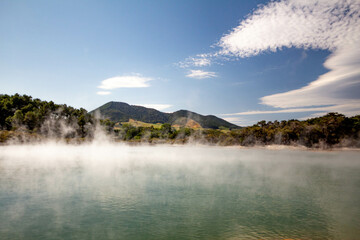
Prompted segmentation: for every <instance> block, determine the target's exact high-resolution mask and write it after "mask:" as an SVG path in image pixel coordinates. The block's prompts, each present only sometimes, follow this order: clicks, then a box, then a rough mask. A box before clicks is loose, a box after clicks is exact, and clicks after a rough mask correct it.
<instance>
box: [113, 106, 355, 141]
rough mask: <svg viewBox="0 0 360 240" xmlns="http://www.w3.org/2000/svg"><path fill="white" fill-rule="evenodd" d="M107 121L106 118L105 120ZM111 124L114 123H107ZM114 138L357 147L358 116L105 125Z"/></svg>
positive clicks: (340, 115) (332, 114) (335, 115)
mask: <svg viewBox="0 0 360 240" xmlns="http://www.w3.org/2000/svg"><path fill="white" fill-rule="evenodd" d="M107 121H108V122H110V123H111V121H110V120H107ZM108 125H109V126H110V125H111V126H115V123H113V124H108ZM108 131H109V132H113V134H114V136H115V138H116V139H118V140H123V141H133V142H150V143H151V142H155V143H156V142H164V141H165V142H170V143H186V142H198V143H204V144H216V145H241V146H254V145H271V144H279V145H301V146H305V147H312V148H329V147H334V146H336V147H360V115H358V116H354V117H350V118H348V117H346V116H344V115H342V114H338V113H328V114H327V115H325V116H323V117H317V118H312V119H309V120H305V121H299V120H289V121H281V122H278V121H274V122H266V121H260V122H258V123H257V124H255V125H253V126H250V127H245V128H242V129H235V130H229V129H224V128H222V129H221V130H220V129H191V128H174V127H172V126H171V125H170V124H168V123H165V124H163V125H162V126H161V128H154V127H152V126H151V127H142V126H140V127H136V126H132V125H130V124H124V125H122V126H118V127H115V128H108Z"/></svg>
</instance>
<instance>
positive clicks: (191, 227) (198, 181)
mask: <svg viewBox="0 0 360 240" xmlns="http://www.w3.org/2000/svg"><path fill="white" fill-rule="evenodd" d="M359 170H360V152H350V151H349V152H344V151H343V152H310V151H295V150H265V149H238V148H222V147H189V146H181V147H180V146H156V147H152V146H143V147H139V146H138V147H129V146H123V145H116V144H104V145H82V146H69V145H56V144H47V145H36V146H12V147H9V146H2V147H0V239H285V238H292V239H359V238H360V237H359V236H360V174H359V173H360V171H359Z"/></svg>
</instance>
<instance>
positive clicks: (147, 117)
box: [90, 101, 240, 129]
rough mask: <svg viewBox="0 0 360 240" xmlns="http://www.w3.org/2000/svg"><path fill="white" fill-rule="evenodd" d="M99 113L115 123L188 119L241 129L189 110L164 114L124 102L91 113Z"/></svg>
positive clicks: (110, 104) (206, 124) (202, 125)
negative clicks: (132, 120)
mask: <svg viewBox="0 0 360 240" xmlns="http://www.w3.org/2000/svg"><path fill="white" fill-rule="evenodd" d="M97 112H98V113H99V114H100V116H101V117H102V118H108V119H110V120H111V121H113V122H127V121H129V119H134V120H137V121H142V122H146V123H170V124H178V123H179V122H184V118H186V119H191V120H193V121H195V122H196V123H198V124H200V125H201V127H202V128H212V129H218V128H220V127H225V128H230V129H235V128H240V127H239V126H237V125H235V124H232V123H229V122H227V121H225V120H224V119H221V118H218V117H216V116H213V115H207V116H204V115H201V114H198V113H195V112H191V111H188V110H179V111H176V112H173V113H164V112H160V111H158V110H156V109H153V108H146V107H142V106H136V105H129V104H127V103H124V102H113V101H112V102H108V103H106V104H104V105H102V106H100V107H98V108H96V109H94V110H93V111H91V112H90V113H91V114H95V113H97ZM185 122H186V121H185Z"/></svg>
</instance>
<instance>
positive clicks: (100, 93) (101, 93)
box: [96, 91, 111, 95]
mask: <svg viewBox="0 0 360 240" xmlns="http://www.w3.org/2000/svg"><path fill="white" fill-rule="evenodd" d="M96 94H97V95H110V94H111V92H109V91H98V92H97V93H96Z"/></svg>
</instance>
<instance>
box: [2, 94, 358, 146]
mask: <svg viewBox="0 0 360 240" xmlns="http://www.w3.org/2000/svg"><path fill="white" fill-rule="evenodd" d="M129 106H130V105H129ZM130 107H132V106H130ZM143 110H144V109H143ZM145 111H146V109H145ZM154 111H156V110H154ZM151 112H152V111H151ZM176 114H177V115H176V117H175V118H180V117H184V116H188V114H189V112H188V111H183V110H182V111H178V112H176ZM149 117H150V118H151V117H152V116H151V115H150V116H149ZM206 117H208V116H206ZM192 118H195V119H196V116H195V117H192ZM197 120H198V119H197ZM97 123H99V124H100V125H101V126H102V128H103V129H104V130H105V131H106V132H107V133H108V134H109V135H110V136H112V137H113V138H114V139H115V140H117V141H128V142H147V143H188V142H198V143H204V144H216V145H241V146H254V145H270V144H281V145H301V146H306V147H312V148H327V147H334V146H335V147H360V115H357V116H354V117H346V116H344V115H342V114H339V113H328V114H326V115H325V116H322V117H317V118H312V119H308V120H305V121H299V120H289V121H281V122H279V121H274V122H266V121H260V122H258V123H257V124H254V125H253V126H250V127H245V128H241V129H229V128H225V127H220V129H211V128H197V129H195V128H187V127H174V126H173V125H171V123H167V122H164V123H163V124H147V123H146V124H143V126H134V125H133V124H131V122H128V123H122V124H121V123H119V122H114V121H111V120H110V119H101V120H100V121H99V122H97V120H96V119H95V118H94V117H93V115H91V114H89V113H87V111H86V110H85V109H83V108H80V109H76V108H73V107H70V106H67V105H65V104H63V105H58V104H55V103H53V102H52V101H50V102H47V101H41V100H39V99H33V98H32V97H30V96H27V95H19V94H15V95H13V96H9V95H0V142H4V141H8V140H9V139H14V138H17V139H19V138H21V139H22V138H23V137H24V135H25V136H26V137H28V138H30V139H34V138H37V139H39V138H40V139H41V138H45V139H48V138H65V139H76V140H79V139H92V138H93V136H94V131H95V128H96V127H95V126H96V125H97ZM209 124H211V118H210V120H209Z"/></svg>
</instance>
